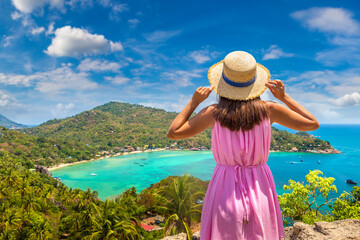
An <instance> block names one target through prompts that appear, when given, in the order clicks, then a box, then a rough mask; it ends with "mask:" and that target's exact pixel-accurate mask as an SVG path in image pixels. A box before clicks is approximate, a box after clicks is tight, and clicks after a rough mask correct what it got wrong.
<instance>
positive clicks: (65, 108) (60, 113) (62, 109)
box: [51, 103, 75, 117]
mask: <svg viewBox="0 0 360 240" xmlns="http://www.w3.org/2000/svg"><path fill="white" fill-rule="evenodd" d="M74 108H75V104H73V103H68V104H63V103H58V104H56V106H55V108H53V109H52V110H51V113H52V115H53V116H55V117H64V116H65V115H66V114H68V112H69V111H70V110H73V109H74Z"/></svg>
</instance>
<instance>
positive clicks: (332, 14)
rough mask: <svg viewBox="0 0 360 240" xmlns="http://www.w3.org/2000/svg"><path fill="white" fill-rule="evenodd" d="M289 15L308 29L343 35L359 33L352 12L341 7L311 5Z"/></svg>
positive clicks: (359, 26)
mask: <svg viewBox="0 0 360 240" xmlns="http://www.w3.org/2000/svg"><path fill="white" fill-rule="evenodd" d="M290 16H291V17H293V18H294V19H296V20H298V21H300V22H301V23H302V24H303V26H305V27H306V28H309V29H310V30H317V31H320V32H324V33H332V34H343V35H358V34H359V33H360V25H359V23H358V22H356V21H355V20H354V19H353V16H354V14H353V13H352V12H350V11H348V10H346V9H343V8H331V7H323V8H319V7H313V8H310V9H307V10H301V11H296V12H293V13H291V14H290Z"/></svg>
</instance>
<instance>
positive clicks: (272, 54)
mask: <svg viewBox="0 0 360 240" xmlns="http://www.w3.org/2000/svg"><path fill="white" fill-rule="evenodd" d="M292 56H294V54H292V53H285V52H283V50H282V49H281V48H279V47H278V46H277V45H271V46H270V48H269V49H268V50H266V51H265V55H264V56H263V58H262V59H263V60H269V59H279V58H281V57H292Z"/></svg>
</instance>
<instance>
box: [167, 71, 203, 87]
mask: <svg viewBox="0 0 360 240" xmlns="http://www.w3.org/2000/svg"><path fill="white" fill-rule="evenodd" d="M201 72H203V70H193V71H190V72H187V71H183V70H177V71H173V72H165V73H163V74H162V78H163V79H166V80H168V79H169V80H171V81H173V82H174V83H175V85H177V86H179V87H188V86H191V85H194V84H193V83H192V82H191V80H192V79H193V78H200V77H202V75H201V74H200V73H201Z"/></svg>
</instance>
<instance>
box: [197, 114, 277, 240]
mask: <svg viewBox="0 0 360 240" xmlns="http://www.w3.org/2000/svg"><path fill="white" fill-rule="evenodd" d="M270 139H271V126H270V120H269V119H268V118H266V119H265V120H264V121H262V122H260V124H258V125H254V127H253V128H252V129H250V130H247V131H242V130H241V129H240V130H239V131H231V130H230V129H228V128H226V127H222V126H221V125H220V123H219V122H218V121H216V122H215V124H214V127H213V130H212V136H211V142H212V151H213V155H214V159H215V161H216V162H217V164H216V167H215V169H214V173H213V175H212V178H211V180H210V183H209V186H208V189H207V191H206V195H205V199H204V205H203V211H202V215H201V233H200V234H201V239H203V240H211V239H222V240H233V239H252V240H275V239H280V238H281V237H283V236H284V235H283V234H284V229H283V226H282V218H281V213H280V208H279V204H278V201H277V195H276V189H275V184H274V180H273V177H272V174H271V171H270V169H269V167H268V165H267V164H266V161H267V159H268V155H269V148H270Z"/></svg>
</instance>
